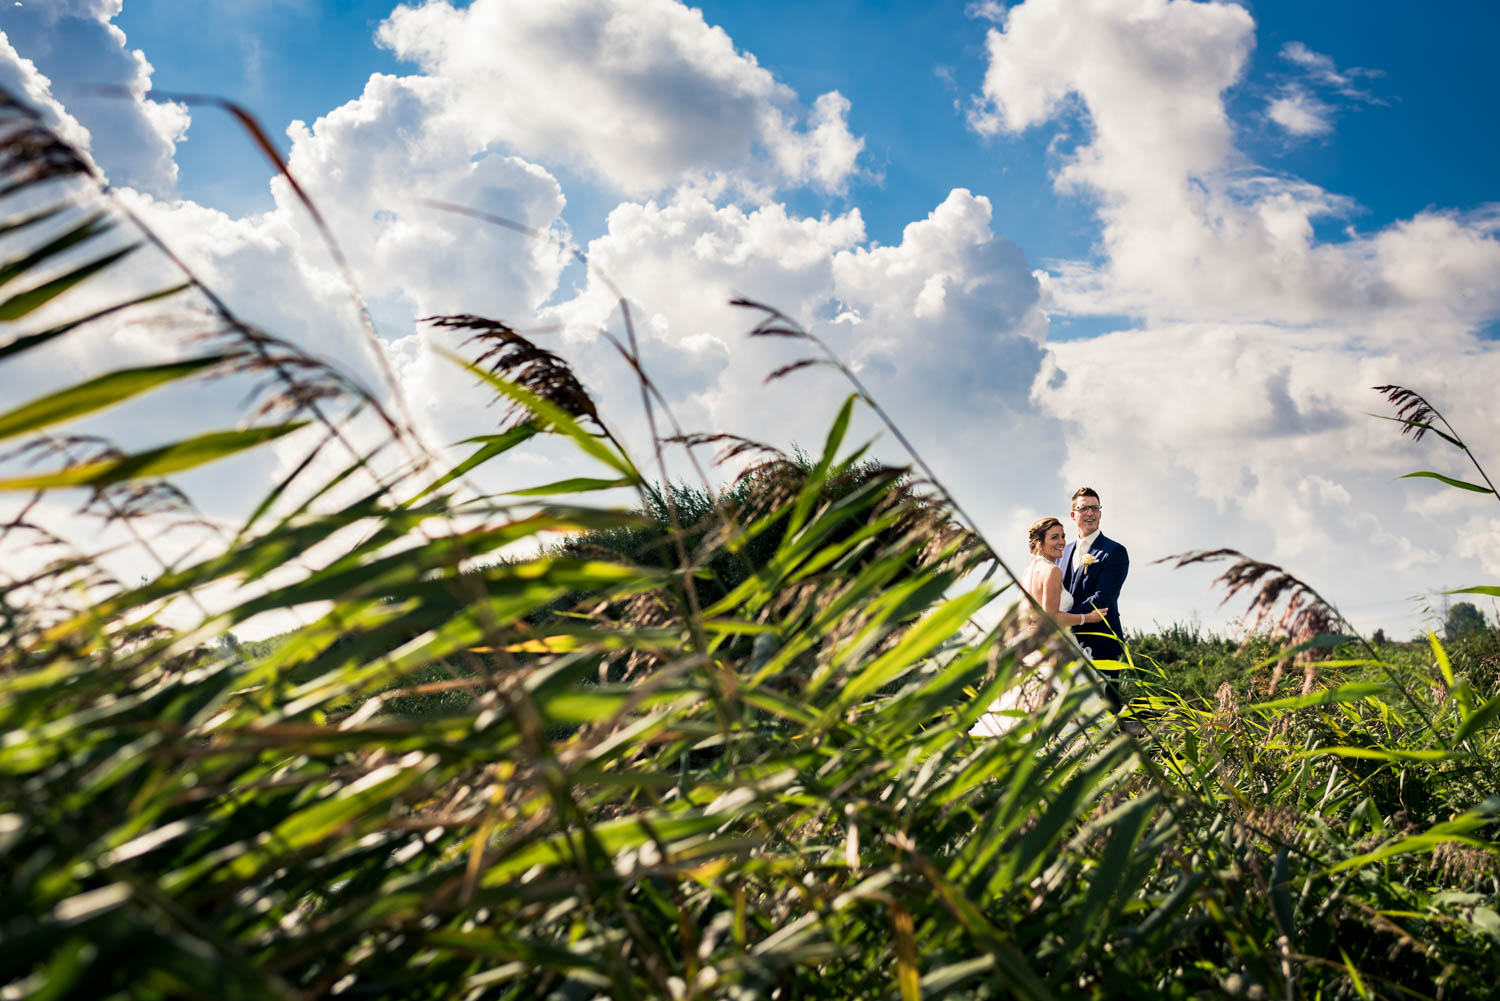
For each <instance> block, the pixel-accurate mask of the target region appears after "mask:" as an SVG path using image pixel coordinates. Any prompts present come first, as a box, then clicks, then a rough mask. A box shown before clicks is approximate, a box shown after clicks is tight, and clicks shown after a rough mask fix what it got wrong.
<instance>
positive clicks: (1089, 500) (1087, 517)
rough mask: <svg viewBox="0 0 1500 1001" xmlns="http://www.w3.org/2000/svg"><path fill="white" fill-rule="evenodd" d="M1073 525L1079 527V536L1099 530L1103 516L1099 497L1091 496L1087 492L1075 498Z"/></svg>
mask: <svg viewBox="0 0 1500 1001" xmlns="http://www.w3.org/2000/svg"><path fill="white" fill-rule="evenodd" d="M1072 518H1073V525H1074V527H1076V528H1077V529H1078V537H1079V538H1080V539H1081V538H1083V537H1084V536H1085V535H1091V534H1093V533H1094V532H1097V531H1098V530H1099V521H1100V518H1101V514H1100V509H1099V498H1097V497H1090V496H1088V495H1087V494H1085V495H1083V496H1082V497H1075V498H1073V514H1072Z"/></svg>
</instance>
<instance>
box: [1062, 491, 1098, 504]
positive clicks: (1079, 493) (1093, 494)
mask: <svg viewBox="0 0 1500 1001" xmlns="http://www.w3.org/2000/svg"><path fill="white" fill-rule="evenodd" d="M1080 497H1092V498H1094V500H1098V499H1099V491H1097V490H1095V489H1094V488H1093V487H1079V488H1078V489H1077V490H1074V491H1073V500H1072V501H1071V502H1070V503H1069V504H1068V506H1069V507H1077V506H1078V498H1080Z"/></svg>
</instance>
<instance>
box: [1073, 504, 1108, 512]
mask: <svg viewBox="0 0 1500 1001" xmlns="http://www.w3.org/2000/svg"><path fill="white" fill-rule="evenodd" d="M1073 510H1074V511H1077V512H1078V513H1079V514H1083V513H1084V512H1085V511H1091V512H1093V513H1094V514H1098V513H1099V512H1100V511H1103V510H1104V508H1102V507H1100V506H1099V505H1098V504H1085V505H1083V506H1082V507H1075V508H1074V509H1073Z"/></svg>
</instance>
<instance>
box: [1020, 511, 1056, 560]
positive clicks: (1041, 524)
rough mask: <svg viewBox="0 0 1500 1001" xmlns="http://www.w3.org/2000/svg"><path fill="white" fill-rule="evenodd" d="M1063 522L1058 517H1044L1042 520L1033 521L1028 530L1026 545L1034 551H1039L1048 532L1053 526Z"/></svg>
mask: <svg viewBox="0 0 1500 1001" xmlns="http://www.w3.org/2000/svg"><path fill="white" fill-rule="evenodd" d="M1061 524H1062V522H1060V521H1058V520H1057V519H1056V518H1043V519H1041V520H1040V521H1034V522H1032V523H1031V527H1030V528H1028V529H1027V530H1026V545H1027V546H1028V547H1029V548H1030V549H1031V551H1032V552H1033V553H1034V552H1037V551H1038V550H1040V549H1041V548H1042V540H1043V539H1045V538H1046V537H1047V533H1048V532H1049V531H1051V530H1052V526H1053V525H1061Z"/></svg>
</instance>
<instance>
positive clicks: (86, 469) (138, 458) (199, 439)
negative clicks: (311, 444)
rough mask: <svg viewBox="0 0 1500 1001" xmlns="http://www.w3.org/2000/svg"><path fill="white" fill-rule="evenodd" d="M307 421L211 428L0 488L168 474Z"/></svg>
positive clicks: (272, 437) (274, 436)
mask: <svg viewBox="0 0 1500 1001" xmlns="http://www.w3.org/2000/svg"><path fill="white" fill-rule="evenodd" d="M306 423H307V422H306V421H296V422H293V423H291V424H277V425H274V426H271V427H260V428H249V429H246V430H244V431H212V432H209V433H208V434H201V435H197V436H195V437H192V438H186V439H183V440H182V441H179V442H174V443H173V444H171V445H164V446H162V447H161V448H153V449H150V450H149V451H145V452H138V453H136V454H134V455H127V456H123V457H121V458H118V459H102V460H99V461H97V462H85V463H80V464H79V465H76V466H71V467H69V468H67V469H61V470H58V471H57V472H53V473H39V474H35V475H32V476H16V477H11V478H10V479H6V480H0V490H55V489H58V488H60V487H94V488H98V487H106V486H109V485H111V484H114V483H123V482H125V481H126V480H139V479H145V478H148V477H153V476H166V475H168V474H170V473H180V472H182V471H184V470H188V469H193V468H194V467H197V466H201V465H203V464H204V463H208V462H213V461H215V460H216V459H222V458H225V457H226V456H230V455H233V454H234V453H236V452H242V451H244V450H245V449H247V448H254V447H256V446H257V445H263V444H265V443H266V442H268V441H275V440H276V439H277V438H280V437H282V436H284V435H288V434H291V433H292V432H293V431H296V430H298V429H300V428H302V427H305V426H306Z"/></svg>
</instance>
